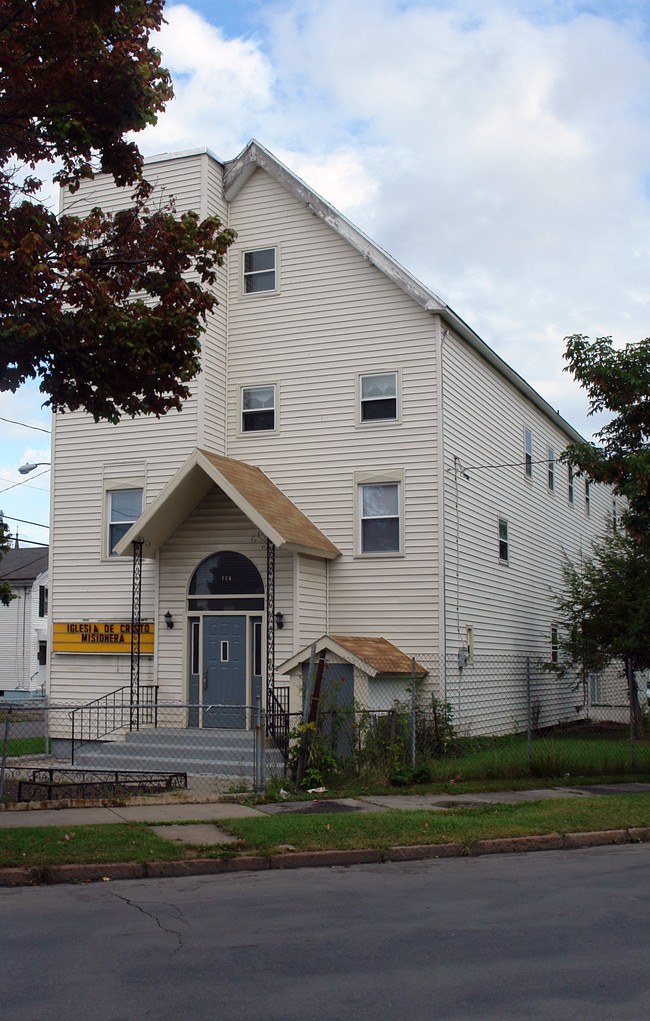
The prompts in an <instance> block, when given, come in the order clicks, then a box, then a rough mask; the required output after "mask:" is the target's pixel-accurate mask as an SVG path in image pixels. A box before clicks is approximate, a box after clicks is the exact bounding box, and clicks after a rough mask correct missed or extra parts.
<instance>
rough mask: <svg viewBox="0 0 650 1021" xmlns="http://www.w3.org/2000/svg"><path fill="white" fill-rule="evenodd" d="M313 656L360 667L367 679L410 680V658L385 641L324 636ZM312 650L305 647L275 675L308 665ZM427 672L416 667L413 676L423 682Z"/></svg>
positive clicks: (309, 647)
mask: <svg viewBox="0 0 650 1021" xmlns="http://www.w3.org/2000/svg"><path fill="white" fill-rule="evenodd" d="M314 644H315V646H316V654H318V653H319V652H321V651H322V650H323V649H325V650H327V652H331V653H333V654H334V655H335V656H339V657H340V658H341V659H343V660H345V662H346V663H352V664H353V666H357V667H359V669H360V670H363V672H364V673H366V674H368V676H369V677H376V676H377V674H391V675H406V676H408V677H410V676H411V669H412V663H411V657H410V656H408V655H407V654H406V653H405V652H402V650H401V649H398V648H397V646H396V645H393V644H392V642H388V641H387V640H386V639H385V638H362V637H355V636H352V635H323V637H322V638H319V639H318V641H317V642H315V643H314ZM311 650H312V646H311V645H308V646H306V647H305V648H304V649H303V650H302V652H298V653H296V655H295V656H292V657H291V659H288V660H286V661H285V662H284V663H283V664H282V665H281V666H279V667H278V673H281V674H288V673H289V672H290V671H291V670H293V669H295V667H297V666H300V665H301V664H302V663H307V662H309V659H310V656H311ZM428 672H429V671H428V670H426V668H425V667H423V666H420V664H419V663H416V664H415V676H416V677H417V678H422V677H425V676H426V675H427V673H428Z"/></svg>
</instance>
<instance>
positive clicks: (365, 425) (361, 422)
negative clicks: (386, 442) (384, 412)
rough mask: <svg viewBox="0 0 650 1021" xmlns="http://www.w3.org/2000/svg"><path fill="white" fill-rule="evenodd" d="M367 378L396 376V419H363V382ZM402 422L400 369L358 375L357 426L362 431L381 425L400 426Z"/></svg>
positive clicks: (359, 373)
mask: <svg viewBox="0 0 650 1021" xmlns="http://www.w3.org/2000/svg"><path fill="white" fill-rule="evenodd" d="M365 376H395V402H396V404H395V418H371V419H364V418H362V417H361V407H362V404H361V380H362V379H363V378H364V377H365ZM401 421H402V373H401V371H400V370H399V369H376V370H370V369H368V370H366V371H364V372H358V373H357V425H358V426H361V428H362V429H372V428H373V427H374V426H381V425H384V426H386V425H400V424H401Z"/></svg>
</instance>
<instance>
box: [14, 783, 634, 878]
mask: <svg viewBox="0 0 650 1021" xmlns="http://www.w3.org/2000/svg"><path fill="white" fill-rule="evenodd" d="M219 825H221V826H223V828H224V829H225V830H227V831H228V832H229V833H231V834H233V835H234V836H237V837H238V838H239V840H240V843H239V845H238V846H235V845H214V844H209V845H203V846H196V845H190V844H185V845H178V844H176V843H172V842H170V841H167V840H164V839H163V838H162V837H159V836H158V835H157V834H155V833H154V832H153V831H152V830H151V828H150V827H149V826H147V825H145V824H144V823H137V824H136V823H134V824H108V825H96V826H76V827H73V828H72V827H62V826H49V827H43V828H40V827H21V828H16V829H0V867H4V868H8V867H16V866H21V865H22V866H31V867H37V868H42V867H46V866H49V865H58V864H64V863H75V864H78V863H96V864H107V863H109V862H123V861H135V862H146V861H177V860H182V859H183V858H187V857H192V858H196V857H212V858H223V857H232V856H233V855H234V854H238V853H241V852H247V853H257V854H275V853H280V852H278V846H279V845H283V844H284V845H286V844H289V845H291V846H293V847H295V849H296V850H297V851H313V850H332V849H348V848H365V847H371V848H386V847H391V846H398V845H408V844H431V843H433V844H438V843H456V842H459V843H462V844H471V843H472V842H473V841H475V840H484V839H489V838H493V837H511V836H525V835H529V834H542V833H568V832H580V831H586V830H600V829H621V828H623V829H627V828H629V827H631V826H650V794H620V795H613V796H611V797H610V796H603V797H600V796H599V797H593V798H571V799H557V800H552V801H540V802H524V803H522V804H518V805H503V804H499V805H481V806H479V807H467V808H458V809H455V810H453V811H450V812H430V811H424V810H418V811H387V812H376V813H375V812H364V813H354V814H352V813H350V814H345V815H343V814H337V813H336V814H335V813H332V814H323V815H320V814H319V815H289V814H287V815H281V814H279V815H274V816H270V817H264V818H251V819H229V820H220V822H219ZM66 835H67V838H68V839H66Z"/></svg>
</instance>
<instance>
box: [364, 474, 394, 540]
mask: <svg viewBox="0 0 650 1021" xmlns="http://www.w3.org/2000/svg"><path fill="white" fill-rule="evenodd" d="M359 504H360V507H359V510H360V516H361V543H360V545H361V552H362V553H399V552H401V536H400V532H401V529H400V483H399V482H383V483H380V484H374V483H373V484H368V485H360V486H359Z"/></svg>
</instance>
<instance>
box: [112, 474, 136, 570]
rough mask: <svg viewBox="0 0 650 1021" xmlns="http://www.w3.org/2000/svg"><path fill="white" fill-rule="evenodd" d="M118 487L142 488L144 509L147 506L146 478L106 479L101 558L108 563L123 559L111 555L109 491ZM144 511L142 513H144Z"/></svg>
mask: <svg viewBox="0 0 650 1021" xmlns="http://www.w3.org/2000/svg"><path fill="white" fill-rule="evenodd" d="M118 489H140V490H142V511H144V509H145V507H146V492H145V479H144V477H142V478H133V477H130V478H110V479H104V486H103V493H102V537H101V542H102V548H101V560H102V561H104V562H106V563H111V564H114V563H119V561H120V560H123V559H124V558H123V557H116V556H112V555H111V551H110V549H109V541H110V534H109V525H110V519H109V514H108V502H109V495H108V494H109V493H112V492H113V491H114V490H118ZM142 511H141V512H140V513H142Z"/></svg>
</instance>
